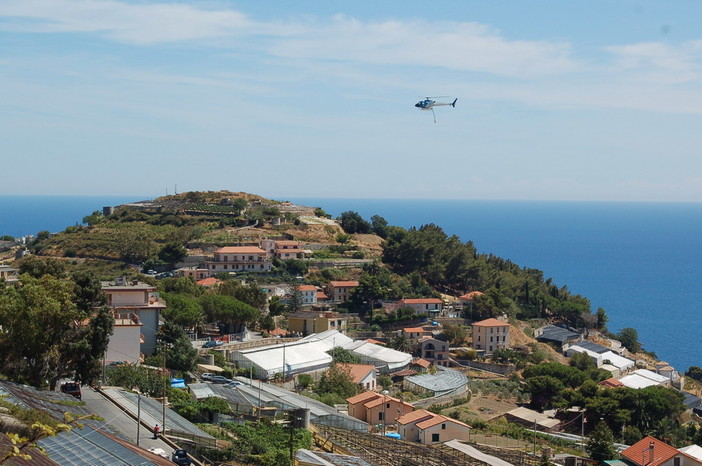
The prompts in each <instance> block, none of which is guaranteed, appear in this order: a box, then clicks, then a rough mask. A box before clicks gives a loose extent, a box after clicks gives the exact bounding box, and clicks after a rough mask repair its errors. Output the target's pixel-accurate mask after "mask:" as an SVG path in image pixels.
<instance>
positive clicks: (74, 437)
mask: <svg viewBox="0 0 702 466" xmlns="http://www.w3.org/2000/svg"><path fill="white" fill-rule="evenodd" d="M38 443H39V446H41V447H43V448H44V449H46V452H47V454H48V455H49V457H50V458H51V459H52V460H53V461H55V462H56V463H58V464H60V465H62V466H73V465H76V466H79V465H81V466H84V465H94V466H102V465H105V466H107V465H114V466H120V465H125V466H130V465H135V466H142V465H144V466H147V465H153V464H155V463H152V462H151V461H149V460H147V459H146V458H143V457H141V456H139V455H137V454H136V453H134V452H133V451H131V450H130V449H128V448H127V447H125V446H123V445H121V444H120V443H118V442H115V441H114V440H112V439H110V438H109V437H106V436H104V435H102V434H100V432H98V431H96V430H94V429H93V428H92V427H88V426H86V427H85V428H83V429H73V430H72V431H71V432H65V433H62V434H60V435H57V436H56V437H47V438H45V439H42V440H40V441H39V442H38Z"/></svg>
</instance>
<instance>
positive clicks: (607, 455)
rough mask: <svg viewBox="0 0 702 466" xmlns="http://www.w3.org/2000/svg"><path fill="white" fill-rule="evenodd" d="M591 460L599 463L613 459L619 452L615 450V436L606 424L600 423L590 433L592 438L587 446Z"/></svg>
mask: <svg viewBox="0 0 702 466" xmlns="http://www.w3.org/2000/svg"><path fill="white" fill-rule="evenodd" d="M585 450H586V451H587V453H588V455H590V458H592V459H593V460H597V461H605V460H611V459H613V458H614V457H615V456H616V454H617V450H616V449H615V448H614V434H612V430H611V429H610V428H609V426H608V425H607V423H606V422H604V421H600V423H599V424H597V427H595V429H594V430H593V431H592V432H591V433H590V438H589V440H588V442H587V445H586V446H585Z"/></svg>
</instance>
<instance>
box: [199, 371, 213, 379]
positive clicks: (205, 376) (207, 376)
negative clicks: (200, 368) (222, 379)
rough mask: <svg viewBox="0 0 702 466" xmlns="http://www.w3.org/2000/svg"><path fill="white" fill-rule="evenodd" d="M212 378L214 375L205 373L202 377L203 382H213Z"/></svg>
mask: <svg viewBox="0 0 702 466" xmlns="http://www.w3.org/2000/svg"><path fill="white" fill-rule="evenodd" d="M212 377H214V374H212V373H211V372H205V373H204V374H202V375H201V376H200V378H201V379H202V380H212Z"/></svg>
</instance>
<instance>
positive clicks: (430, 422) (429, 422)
mask: <svg viewBox="0 0 702 466" xmlns="http://www.w3.org/2000/svg"><path fill="white" fill-rule="evenodd" d="M443 422H453V423H455V424H458V425H460V426H464V427H467V428H469V429H470V426H469V425H468V424H465V423H463V422H461V421H457V420H455V419H451V418H448V417H446V416H442V415H441V414H437V415H435V416H434V417H432V418H430V419H425V420H423V421H421V422H418V423H417V428H418V429H428V428H429V427H432V426H435V425H437V424H441V423H443Z"/></svg>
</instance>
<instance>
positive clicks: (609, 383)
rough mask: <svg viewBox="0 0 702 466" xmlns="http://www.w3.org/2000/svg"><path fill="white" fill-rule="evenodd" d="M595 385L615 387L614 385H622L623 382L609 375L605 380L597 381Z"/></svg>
mask: <svg viewBox="0 0 702 466" xmlns="http://www.w3.org/2000/svg"><path fill="white" fill-rule="evenodd" d="M597 385H602V386H603V387H605V388H616V387H623V386H624V384H623V383H621V382H620V381H619V380H617V379H615V378H614V377H610V378H609V379H607V380H603V381H602V382H598V384H597Z"/></svg>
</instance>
